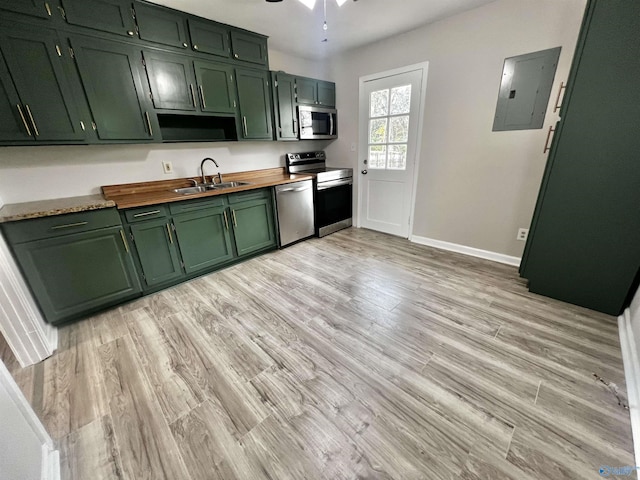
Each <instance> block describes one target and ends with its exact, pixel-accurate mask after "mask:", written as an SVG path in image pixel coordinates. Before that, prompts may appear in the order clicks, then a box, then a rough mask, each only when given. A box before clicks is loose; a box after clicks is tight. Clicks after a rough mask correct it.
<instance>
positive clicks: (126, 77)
mask: <svg viewBox="0 0 640 480" xmlns="http://www.w3.org/2000/svg"><path fill="white" fill-rule="evenodd" d="M71 44H72V45H73V49H74V51H75V57H76V63H77V65H78V71H79V72H80V77H81V79H82V84H83V86H84V90H85V93H86V95H87V100H88V101H89V107H90V109H91V113H92V114H93V118H94V120H95V123H96V126H97V134H98V138H99V139H101V140H138V141H144V140H148V141H151V140H153V132H154V128H153V126H152V122H153V121H154V118H153V117H151V116H150V115H149V107H150V105H149V103H148V101H147V98H148V97H147V88H144V84H143V80H142V79H143V76H142V75H143V74H142V72H141V70H142V68H143V67H142V52H141V51H140V50H138V49H136V48H135V47H133V46H130V45H125V44H122V43H116V42H110V41H108V40H100V39H97V38H87V37H73V38H72V39H71ZM154 125H155V124H154ZM155 130H156V131H157V129H155Z"/></svg>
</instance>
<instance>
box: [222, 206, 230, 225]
mask: <svg viewBox="0 0 640 480" xmlns="http://www.w3.org/2000/svg"><path fill="white" fill-rule="evenodd" d="M222 214H223V215H224V226H225V228H226V229H227V230H229V220H228V219H227V211H226V210H225V211H224V212H222Z"/></svg>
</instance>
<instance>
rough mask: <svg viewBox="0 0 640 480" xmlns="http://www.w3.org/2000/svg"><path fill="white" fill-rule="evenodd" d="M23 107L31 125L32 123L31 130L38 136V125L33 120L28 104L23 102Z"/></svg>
mask: <svg viewBox="0 0 640 480" xmlns="http://www.w3.org/2000/svg"><path fill="white" fill-rule="evenodd" d="M25 108H26V109H27V114H28V115H29V118H30V119H31V125H33V131H34V132H35V134H36V137H39V136H40V132H38V126H37V125H36V122H35V120H34V119H33V115H31V109H30V108H29V105H27V104H25Z"/></svg>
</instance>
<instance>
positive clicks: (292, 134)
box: [271, 72, 298, 140]
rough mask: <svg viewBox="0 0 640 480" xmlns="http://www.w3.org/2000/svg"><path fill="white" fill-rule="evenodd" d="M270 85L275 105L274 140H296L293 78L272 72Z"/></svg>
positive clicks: (296, 124)
mask: <svg viewBox="0 0 640 480" xmlns="http://www.w3.org/2000/svg"><path fill="white" fill-rule="evenodd" d="M271 84H272V85H273V101H274V103H275V105H274V113H275V120H276V138H277V139H278V140H297V139H298V119H297V112H296V83H295V77H294V76H292V75H288V74H286V73H282V72H272V73H271Z"/></svg>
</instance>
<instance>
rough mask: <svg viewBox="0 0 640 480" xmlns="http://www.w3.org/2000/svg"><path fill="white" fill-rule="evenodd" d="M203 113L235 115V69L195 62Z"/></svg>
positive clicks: (211, 63)
mask: <svg viewBox="0 0 640 480" xmlns="http://www.w3.org/2000/svg"><path fill="white" fill-rule="evenodd" d="M193 65H194V67H195V72H196V81H197V83H198V92H199V95H200V106H201V108H202V111H203V112H216V113H235V111H236V101H235V96H236V95H235V88H234V85H233V67H230V66H227V65H222V64H218V63H213V62H205V61H202V60H195V61H194V62H193Z"/></svg>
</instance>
